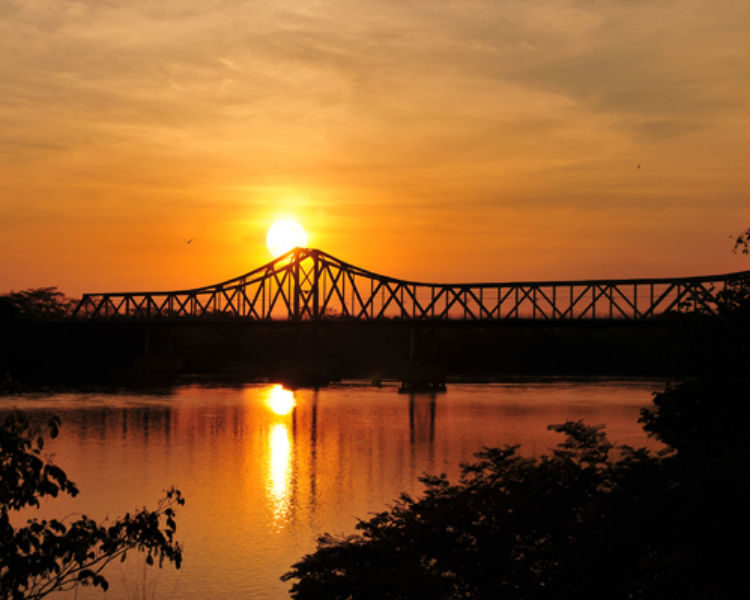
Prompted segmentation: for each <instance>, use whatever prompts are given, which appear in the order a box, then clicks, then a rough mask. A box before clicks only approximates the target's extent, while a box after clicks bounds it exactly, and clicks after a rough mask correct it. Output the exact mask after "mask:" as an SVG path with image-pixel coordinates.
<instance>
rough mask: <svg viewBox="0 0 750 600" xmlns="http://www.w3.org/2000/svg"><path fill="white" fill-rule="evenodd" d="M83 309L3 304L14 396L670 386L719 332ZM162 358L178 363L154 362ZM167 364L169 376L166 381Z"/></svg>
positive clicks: (48, 303)
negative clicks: (417, 383)
mask: <svg viewBox="0 0 750 600" xmlns="http://www.w3.org/2000/svg"><path fill="white" fill-rule="evenodd" d="M74 305H75V301H74V300H71V299H69V298H66V297H65V296H64V295H62V294H61V293H60V292H58V291H57V290H56V289H55V288H41V289H38V290H28V291H25V292H16V293H13V294H7V295H5V296H0V326H1V327H2V332H3V335H2V339H1V340H0V378H3V382H4V383H3V386H4V387H5V389H6V391H7V389H9V388H12V389H15V388H17V387H19V386H24V387H25V386H31V387H34V386H38V385H50V384H62V385H65V384H72V383H77V384H78V383H80V384H86V383H108V382H114V383H127V382H128V381H129V380H135V381H137V380H138V379H139V378H142V377H143V376H144V375H150V376H157V375H159V376H162V377H163V378H168V377H174V376H183V375H186V374H196V375H203V376H217V377H222V376H231V377H237V378H244V379H266V378H269V379H284V378H287V377H288V376H290V375H291V376H292V378H294V376H295V375H301V376H302V379H303V380H304V379H306V378H309V379H311V380H314V381H316V382H321V381H326V380H332V379H337V378H368V379H387V378H397V377H398V375H399V371H400V367H401V366H402V365H403V364H404V363H406V362H408V361H410V360H412V361H413V360H417V361H421V362H424V363H429V364H434V365H436V366H438V367H440V368H441V369H442V370H443V371H444V372H445V373H446V374H447V376H448V377H449V378H469V379H485V378H487V379H489V378H493V377H503V376H508V375H629V376H630V375H632V376H638V375H646V376H652V375H657V376H661V375H663V376H672V375H680V374H682V372H683V371H684V369H685V366H684V365H685V364H686V360H685V356H686V355H687V354H689V349H690V348H691V347H692V346H695V345H696V344H701V339H702V338H704V337H705V336H706V335H707V333H708V332H709V331H710V329H711V328H712V323H713V320H712V317H710V316H707V315H688V316H686V315H666V316H663V317H659V318H657V319H654V320H652V321H649V322H628V321H622V320H621V321H613V322H603V321H580V322H572V323H571V322H567V323H540V322H528V321H526V322H524V321H521V320H519V321H509V322H504V323H495V324H491V325H490V324H487V325H477V324H472V323H468V324H461V323H456V324H450V323H448V324H445V323H420V324H417V325H411V324H409V323H406V322H400V321H384V322H370V323H362V322H353V321H345V320H341V321H330V322H325V323H320V324H313V323H310V322H305V323H290V322H271V323H250V322H246V321H240V320H224V321H187V320H186V321H182V322H178V321H172V322H161V323H160V322H146V321H137V320H124V319H123V320H115V321H90V322H84V321H77V320H73V319H71V318H70V313H71V310H72V308H73V307H74ZM144 357H145V359H147V360H144ZM154 357H162V358H163V357H175V358H178V359H179V362H175V361H172V362H167V363H164V361H162V362H159V360H151V359H154ZM164 364H168V365H169V366H170V369H166V370H164V371H160V365H161V366H163V365H164ZM144 365H145V367H144ZM149 365H151V366H152V367H153V368H149ZM175 365H179V366H178V367H177V368H175ZM136 367H138V368H136Z"/></svg>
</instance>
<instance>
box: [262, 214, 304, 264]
mask: <svg viewBox="0 0 750 600" xmlns="http://www.w3.org/2000/svg"><path fill="white" fill-rule="evenodd" d="M266 245H267V246H268V250H269V251H270V252H271V254H272V255H273V256H274V257H276V256H281V255H282V254H284V253H285V252H289V251H290V250H291V249H292V248H297V247H299V248H304V247H306V246H307V234H306V233H305V230H304V229H302V225H300V224H299V223H297V221H295V220H294V219H279V220H278V221H276V222H275V223H274V224H273V225H271V227H269V229H268V233H267V234H266Z"/></svg>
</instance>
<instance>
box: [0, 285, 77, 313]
mask: <svg viewBox="0 0 750 600" xmlns="http://www.w3.org/2000/svg"><path fill="white" fill-rule="evenodd" d="M76 303H77V300H75V299H73V298H68V297H67V296H65V294H63V293H62V292H61V291H59V290H58V289H57V288H56V287H41V288H34V289H28V290H22V291H20V292H10V293H8V294H3V295H1V296H0V319H14V318H15V319H18V318H22V319H60V318H64V317H67V316H70V314H71V313H72V312H73V309H74V308H75V306H76Z"/></svg>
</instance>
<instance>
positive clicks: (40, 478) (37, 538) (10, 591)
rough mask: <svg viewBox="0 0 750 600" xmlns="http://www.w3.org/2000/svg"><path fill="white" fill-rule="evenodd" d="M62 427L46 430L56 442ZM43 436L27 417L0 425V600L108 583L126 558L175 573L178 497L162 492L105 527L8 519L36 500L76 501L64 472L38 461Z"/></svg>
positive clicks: (30, 599) (82, 521) (51, 424)
mask: <svg viewBox="0 0 750 600" xmlns="http://www.w3.org/2000/svg"><path fill="white" fill-rule="evenodd" d="M59 427H60V420H59V419H58V418H57V417H52V418H51V419H50V420H49V421H48V423H47V424H46V429H47V431H48V435H49V437H52V438H54V437H56V436H57V434H58V431H59ZM43 448H44V435H43V434H42V431H41V429H40V428H36V427H33V426H32V424H31V423H30V420H29V418H28V417H27V416H25V415H23V414H21V413H13V414H11V415H9V416H7V417H6V418H5V419H4V421H3V422H2V425H1V426H0V598H2V599H3V600H10V599H12V600H21V599H25V600H36V599H39V598H43V597H44V596H46V595H48V594H50V593H51V592H54V591H64V590H70V589H72V588H74V587H76V586H79V585H83V586H86V585H93V586H98V587H100V588H102V589H104V590H106V589H107V588H108V582H107V580H106V578H105V577H104V576H103V575H102V570H103V569H104V567H106V566H107V564H109V563H110V562H112V561H113V560H116V559H118V560H125V558H126V556H127V553H128V551H131V550H133V551H138V552H143V553H145V554H146V562H147V563H148V564H149V565H153V564H154V562H155V561H156V562H158V564H159V566H160V567H161V566H162V565H163V563H164V561H166V562H167V563H173V564H174V565H175V567H177V568H179V567H180V564H181V562H182V548H181V546H180V544H179V543H178V542H177V541H175V539H174V534H175V530H176V528H177V525H176V523H175V520H174V518H175V507H176V506H178V505H183V504H184V502H185V501H184V499H183V497H182V495H181V493H180V491H179V490H176V489H174V488H172V489H170V490H168V491H167V492H166V493H165V496H164V497H163V498H162V499H161V500H160V501H159V503H158V505H157V507H156V510H153V511H149V510H146V509H145V508H144V509H142V510H139V511H136V512H134V513H132V514H126V515H125V516H124V517H123V518H120V519H117V520H115V521H114V522H112V523H109V524H107V525H100V524H97V523H96V522H95V521H94V520H92V519H90V518H88V517H86V516H85V515H84V516H82V517H81V518H79V519H77V520H74V521H72V522H65V521H64V520H57V519H50V520H39V519H36V518H34V519H29V520H28V521H26V523H25V525H23V526H18V527H16V526H15V525H14V523H13V521H14V520H17V518H16V519H14V513H16V512H17V511H19V510H20V509H23V508H25V507H38V506H39V500H40V499H41V498H44V497H46V496H51V497H56V496H57V495H58V494H69V495H71V496H75V495H77V494H78V488H77V487H76V485H75V483H73V482H72V481H71V480H70V479H68V477H67V475H66V474H65V472H64V471H63V470H62V469H61V468H60V467H58V466H56V465H54V464H52V462H50V460H49V458H48V457H45V456H43V454H42V450H43Z"/></svg>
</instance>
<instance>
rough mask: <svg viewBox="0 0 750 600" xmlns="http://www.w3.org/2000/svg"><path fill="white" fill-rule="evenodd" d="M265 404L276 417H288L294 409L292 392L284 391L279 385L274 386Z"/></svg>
mask: <svg viewBox="0 0 750 600" xmlns="http://www.w3.org/2000/svg"><path fill="white" fill-rule="evenodd" d="M266 404H267V405H268V408H270V409H271V410H272V411H273V412H274V413H276V414H277V415H281V416H284V415H288V414H289V413H290V412H292V410H293V409H294V406H295V404H296V402H295V400H294V392H290V391H289V390H285V389H284V388H283V387H281V386H280V385H275V386H273V387H272V388H271V390H270V391H269V392H268V398H267V399H266Z"/></svg>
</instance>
